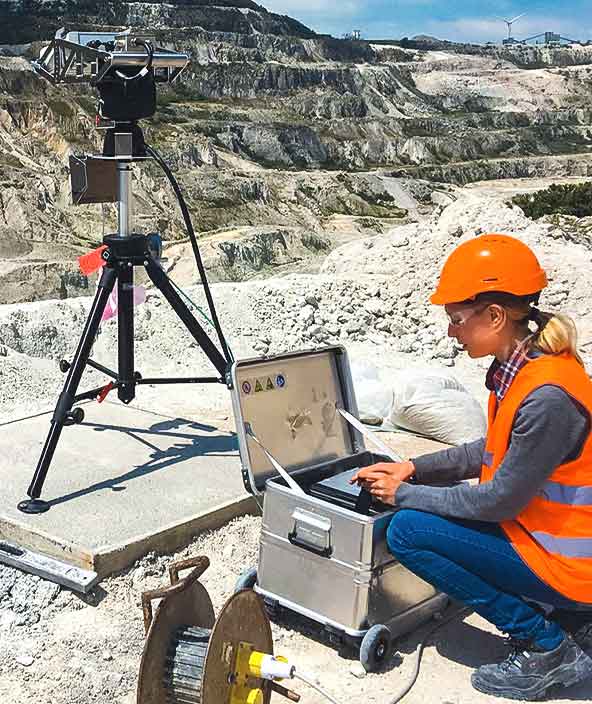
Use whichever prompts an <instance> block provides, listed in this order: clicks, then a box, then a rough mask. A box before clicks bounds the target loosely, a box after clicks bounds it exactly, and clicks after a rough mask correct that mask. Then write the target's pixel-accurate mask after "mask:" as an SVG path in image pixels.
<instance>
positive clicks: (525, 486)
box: [395, 385, 590, 523]
mask: <svg viewBox="0 0 592 704" xmlns="http://www.w3.org/2000/svg"><path fill="white" fill-rule="evenodd" d="M589 432H590V415H589V414H588V412H587V411H586V409H585V408H583V407H582V406H581V405H580V404H579V403H578V402H577V401H575V400H574V399H572V398H571V397H570V396H569V395H568V394H567V393H566V392H565V391H563V390H562V389H560V388H559V387H556V386H551V385H545V386H541V387H540V388H538V389H536V390H535V391H533V392H532V393H531V394H530V395H529V396H527V397H526V398H525V399H524V401H523V402H522V404H521V405H520V407H519V409H518V412H517V414H516V418H515V421H514V426H513V428H512V434H511V436H510V445H509V447H508V450H507V452H506V454H505V456H504V459H503V460H502V463H501V464H500V466H499V468H498V470H497V472H496V473H495V475H494V477H493V479H492V480H491V481H489V482H486V483H484V484H479V485H473V484H469V483H467V482H463V483H461V484H458V485H457V486H452V487H438V486H425V485H426V484H431V483H434V482H436V483H437V482H442V481H447V482H450V481H459V480H462V479H470V478H474V477H478V476H479V474H480V471H481V463H482V457H483V450H484V448H485V439H484V438H482V439H480V440H476V441H474V442H471V443H466V444H464V445H460V446H458V447H453V448H450V449H447V450H442V451H440V452H434V453H431V454H428V455H422V456H421V457H417V458H416V459H414V460H413V463H414V464H415V469H416V473H415V476H416V479H417V482H418V483H417V484H402V485H401V486H400V487H399V489H398V490H397V493H396V496H395V504H396V505H397V506H398V507H400V508H414V509H419V510H421V511H427V512H429V513H435V514H438V515H440V516H448V517H450V518H464V519H471V520H476V521H488V522H492V523H499V522H501V521H505V520H509V519H512V518H515V517H516V516H517V515H518V514H519V513H520V512H521V511H522V510H523V509H524V508H525V507H526V505H527V504H528V503H529V502H530V500H531V499H532V498H533V497H534V496H535V495H536V494H537V492H538V491H539V489H540V488H541V486H542V485H543V483H544V482H545V481H546V480H547V479H548V478H549V476H550V475H551V474H552V473H553V470H554V469H555V468H556V467H557V466H558V465H559V464H563V463H564V462H566V461H571V460H573V459H576V458H577V457H578V455H579V454H580V453H581V451H582V448H583V446H584V443H585V441H586V438H587V437H588V434H589Z"/></svg>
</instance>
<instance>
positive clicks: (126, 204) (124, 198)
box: [117, 161, 134, 237]
mask: <svg viewBox="0 0 592 704" xmlns="http://www.w3.org/2000/svg"><path fill="white" fill-rule="evenodd" d="M117 200H118V203H117V219H118V234H119V236H120V237H128V236H129V235H131V234H132V232H133V218H134V199H133V195H132V164H131V162H129V161H118V162H117Z"/></svg>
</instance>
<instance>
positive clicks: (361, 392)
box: [350, 359, 393, 425]
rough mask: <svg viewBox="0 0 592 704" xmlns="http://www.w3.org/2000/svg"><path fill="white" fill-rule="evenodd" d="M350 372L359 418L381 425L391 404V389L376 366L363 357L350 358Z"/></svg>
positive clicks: (389, 410)
mask: <svg viewBox="0 0 592 704" xmlns="http://www.w3.org/2000/svg"><path fill="white" fill-rule="evenodd" d="M350 366H351V373H352V379H353V382H354V391H355V394H356V401H357V403H358V413H359V417H360V420H362V421H363V422H364V423H368V424H369V425H381V424H382V422H383V420H384V418H388V416H389V414H390V412H391V408H392V406H393V389H392V386H391V385H390V383H388V382H385V380H384V379H382V378H381V374H380V372H379V370H378V368H377V367H376V366H375V365H374V364H372V363H371V362H368V361H366V360H363V359H352V360H351V364H350Z"/></svg>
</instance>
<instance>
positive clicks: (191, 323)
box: [145, 259, 228, 378]
mask: <svg viewBox="0 0 592 704" xmlns="http://www.w3.org/2000/svg"><path fill="white" fill-rule="evenodd" d="M145 267H146V271H147V272H148V276H149V277H150V278H151V279H152V282H153V283H154V285H155V286H156V287H157V288H158V289H159V290H160V291H162V294H163V296H164V297H165V298H166V299H167V301H168V302H169V303H170V304H171V307H172V309H173V310H174V311H175V313H176V314H177V315H178V316H179V318H180V319H181V321H182V322H183V324H184V325H185V327H186V328H187V329H188V330H189V332H190V333H191V335H192V336H193V338H194V339H195V340H196V342H197V343H198V345H199V346H200V347H201V348H202V350H203V351H204V352H205V353H206V355H207V356H208V359H209V360H210V362H211V363H212V364H213V365H214V366H215V367H216V369H217V370H218V372H219V374H220V376H221V377H223V378H224V376H225V375H226V368H227V367H228V362H227V361H226V360H225V359H224V357H223V356H222V354H221V353H220V352H219V351H218V348H217V347H216V345H214V343H213V342H212V341H211V340H210V338H209V337H208V336H207V334H206V331H205V330H204V329H203V328H202V326H201V325H200V324H199V323H198V322H197V320H196V319H195V318H194V317H193V314H192V313H191V311H190V310H189V308H187V306H186V305H185V303H183V300H182V299H181V297H180V296H179V294H178V293H177V292H176V291H175V289H174V288H173V286H172V284H171V282H170V281H169V277H168V276H167V275H166V274H165V273H164V271H163V270H162V269H161V268H160V267H159V266H158V264H156V263H155V262H154V261H153V260H152V259H149V260H148V262H146V263H145Z"/></svg>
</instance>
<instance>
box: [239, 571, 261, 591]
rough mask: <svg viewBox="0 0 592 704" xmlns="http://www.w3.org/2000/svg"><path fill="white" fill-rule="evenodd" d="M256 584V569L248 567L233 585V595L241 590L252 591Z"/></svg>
mask: <svg viewBox="0 0 592 704" xmlns="http://www.w3.org/2000/svg"><path fill="white" fill-rule="evenodd" d="M256 584H257V568H256V567H249V569H248V570H246V571H245V572H243V573H242V574H241V576H240V577H239V578H238V579H237V580H236V584H235V585H234V593H235V594H236V592H240V590H241V589H252V588H253V587H254V586H255V585H256Z"/></svg>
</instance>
